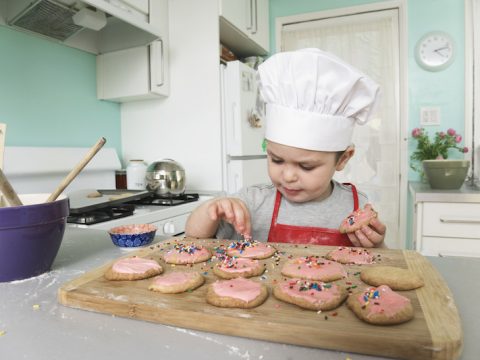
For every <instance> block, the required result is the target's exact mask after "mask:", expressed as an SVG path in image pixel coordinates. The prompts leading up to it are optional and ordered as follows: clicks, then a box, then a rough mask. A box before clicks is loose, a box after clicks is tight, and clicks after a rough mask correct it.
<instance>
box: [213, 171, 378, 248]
mask: <svg viewBox="0 0 480 360" xmlns="http://www.w3.org/2000/svg"><path fill="white" fill-rule="evenodd" d="M332 183H333V191H332V193H331V194H330V196H329V197H328V198H326V199H323V200H320V201H308V202H305V203H294V202H290V201H288V200H287V199H285V198H284V197H282V202H281V203H280V209H279V212H278V219H277V223H279V224H286V225H294V226H312V227H322V228H330V229H338V227H339V226H340V223H341V222H342V220H343V219H345V218H346V217H347V216H348V215H349V214H350V213H351V212H352V210H353V194H352V190H351V187H350V186H346V185H342V184H340V183H338V182H336V181H334V180H332ZM276 193H277V190H276V188H275V186H273V184H270V185H254V186H250V187H247V188H244V189H242V190H240V192H238V193H237V194H235V195H233V196H234V197H238V198H240V199H241V200H243V201H244V202H245V204H246V205H247V207H248V210H249V211H250V217H251V222H252V238H253V239H255V240H258V241H267V239H268V233H269V231H270V224H271V222H272V214H273V208H274V205H275V196H276ZM358 200H359V206H360V207H363V206H364V205H365V204H366V203H367V202H368V199H367V196H366V195H365V194H364V193H362V192H360V191H358ZM215 236H216V238H217V239H231V240H239V239H242V238H243V237H242V236H241V235H240V234H237V233H236V231H235V230H234V228H233V226H232V225H231V224H229V223H228V222H226V221H223V220H222V221H221V222H220V226H219V227H218V230H217V232H216V234H215Z"/></svg>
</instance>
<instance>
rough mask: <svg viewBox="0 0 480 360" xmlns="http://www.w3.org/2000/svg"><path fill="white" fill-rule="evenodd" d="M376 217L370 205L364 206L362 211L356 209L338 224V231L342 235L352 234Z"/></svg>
mask: <svg viewBox="0 0 480 360" xmlns="http://www.w3.org/2000/svg"><path fill="white" fill-rule="evenodd" d="M376 217H377V212H376V211H375V210H373V208H372V205H371V204H366V205H365V207H364V208H363V209H357V210H355V211H354V212H352V213H351V214H350V215H348V217H347V218H346V219H344V220H343V221H342V223H341V224H340V228H339V229H338V230H339V231H340V232H341V233H342V234H345V233H352V232H355V231H357V230H360V229H361V228H362V227H363V226H368V225H369V224H370V221H371V220H372V219H374V218H376Z"/></svg>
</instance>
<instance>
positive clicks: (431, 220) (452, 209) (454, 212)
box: [422, 203, 480, 239]
mask: <svg viewBox="0 0 480 360" xmlns="http://www.w3.org/2000/svg"><path fill="white" fill-rule="evenodd" d="M422 215H423V216H422V217H423V230H422V235H423V236H440V237H454V238H468V239H480V203H424V204H423V214H422Z"/></svg>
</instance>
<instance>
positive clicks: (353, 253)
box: [325, 246, 373, 265]
mask: <svg viewBox="0 0 480 360" xmlns="http://www.w3.org/2000/svg"><path fill="white" fill-rule="evenodd" d="M325 257H326V258H327V259H329V260H334V261H337V262H339V263H342V264H358V265H360V264H371V263H373V255H372V254H371V253H370V251H368V250H367V249H363V248H355V247H343V246H342V247H339V248H338V249H335V250H332V251H330V252H329V253H327V255H326V256H325Z"/></svg>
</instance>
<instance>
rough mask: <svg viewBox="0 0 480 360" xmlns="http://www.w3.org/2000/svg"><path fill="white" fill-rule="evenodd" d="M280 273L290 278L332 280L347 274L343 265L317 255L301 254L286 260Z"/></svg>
mask: <svg viewBox="0 0 480 360" xmlns="http://www.w3.org/2000/svg"><path fill="white" fill-rule="evenodd" d="M282 274H283V275H285V276H288V277H292V278H300V279H307V280H316V281H324V282H329V281H334V280H339V279H342V278H344V277H346V276H347V272H346V271H345V268H344V267H343V265H341V264H339V263H337V262H335V261H330V260H325V259H323V258H321V257H318V256H303V257H298V258H294V259H290V260H288V261H287V262H286V263H285V265H284V266H283V268H282Z"/></svg>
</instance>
